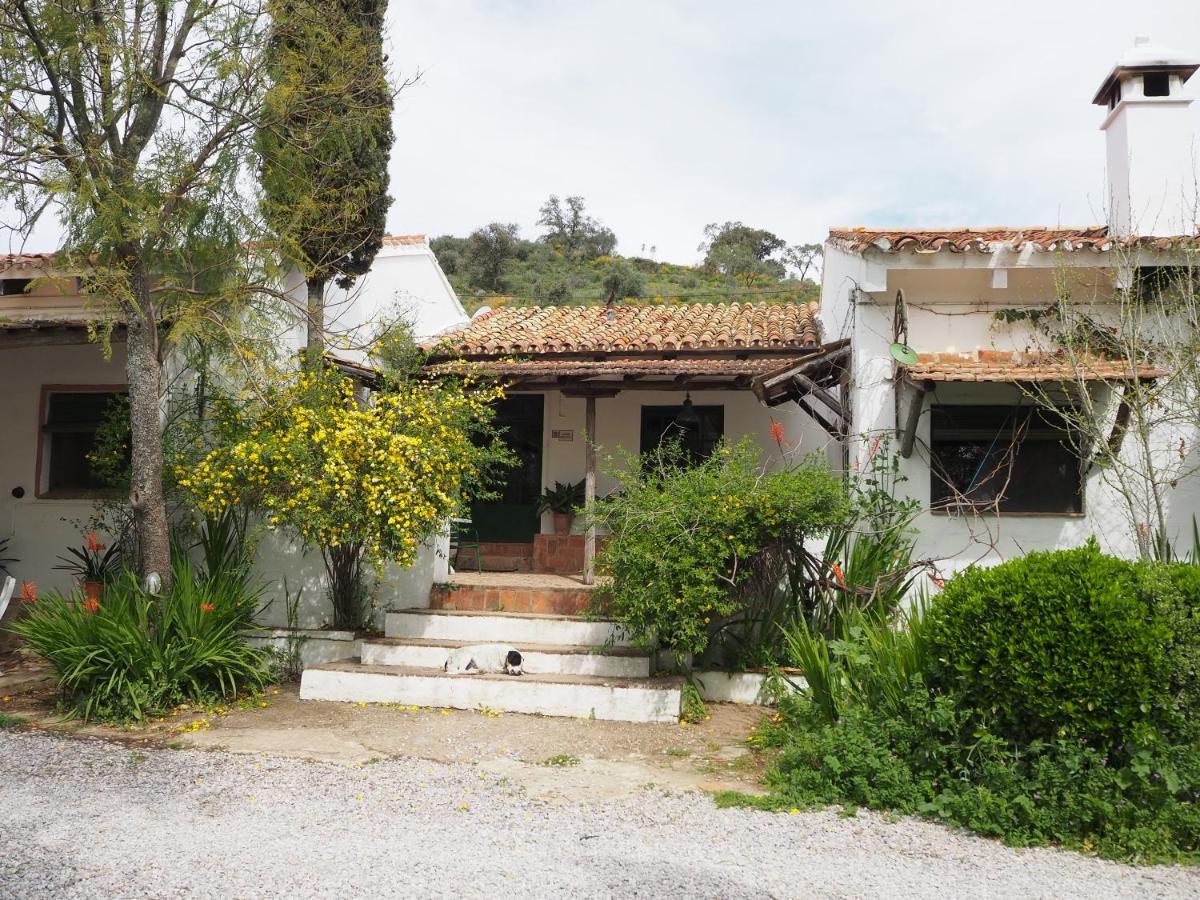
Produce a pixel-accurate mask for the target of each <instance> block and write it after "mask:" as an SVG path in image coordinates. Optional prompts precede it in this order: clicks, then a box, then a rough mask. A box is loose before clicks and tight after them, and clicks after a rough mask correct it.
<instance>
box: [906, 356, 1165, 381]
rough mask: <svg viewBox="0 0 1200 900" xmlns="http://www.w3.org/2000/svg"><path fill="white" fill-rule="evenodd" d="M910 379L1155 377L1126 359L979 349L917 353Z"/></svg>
mask: <svg viewBox="0 0 1200 900" xmlns="http://www.w3.org/2000/svg"><path fill="white" fill-rule="evenodd" d="M908 373H909V376H910V377H911V378H912V379H913V380H914V381H991V382H1012V381H1077V380H1079V379H1080V378H1083V379H1085V380H1088V381H1125V380H1128V379H1130V378H1139V379H1141V378H1159V377H1161V376H1163V375H1165V374H1166V372H1164V371H1163V370H1161V369H1158V368H1155V367H1154V366H1148V365H1138V366H1137V367H1136V368H1135V367H1132V366H1130V364H1129V362H1128V361H1126V360H1114V359H1105V358H1103V357H1091V358H1084V359H1077V360H1075V361H1074V363H1073V362H1072V361H1071V360H1069V359H1067V358H1066V357H1065V356H1063V355H1061V354H1057V355H1056V354H1050V353H1016V352H1008V351H1004V350H980V351H978V352H976V353H921V354H919V355H918V357H917V364H916V365H915V366H910V367H909V368H908Z"/></svg>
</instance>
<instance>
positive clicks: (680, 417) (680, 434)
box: [641, 405, 725, 462]
mask: <svg viewBox="0 0 1200 900" xmlns="http://www.w3.org/2000/svg"><path fill="white" fill-rule="evenodd" d="M684 409H685V407H683V406H643V407H642V451H641V452H642V453H648V452H650V451H651V450H656V449H658V448H659V447H661V446H662V445H663V444H665V443H667V442H669V441H673V440H678V441H679V442H680V444H681V445H682V446H683V451H684V453H685V454H687V456H688V458H689V459H690V460H692V461H693V462H695V461H697V460H701V459H707V458H708V457H709V456H710V455H711V454H712V452H713V448H714V447H716V445H717V442H718V441H720V440H721V438H722V437H723V436H724V434H725V407H723V406H694V405H693V406H690V410H691V412H693V413H694V416H692V415H687V414H685V413H684Z"/></svg>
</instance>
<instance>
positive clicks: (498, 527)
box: [471, 394, 545, 543]
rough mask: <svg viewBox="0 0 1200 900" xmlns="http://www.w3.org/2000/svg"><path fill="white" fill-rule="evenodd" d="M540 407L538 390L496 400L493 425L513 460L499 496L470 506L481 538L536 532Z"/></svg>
mask: <svg viewBox="0 0 1200 900" xmlns="http://www.w3.org/2000/svg"><path fill="white" fill-rule="evenodd" d="M544 410H545V398H544V397H543V395H542V394H512V395H511V396H508V397H505V398H504V399H503V400H501V401H500V402H499V404H498V408H497V413H496V425H497V426H498V427H500V428H502V429H503V430H504V431H503V434H504V442H505V443H506V444H507V445H508V446H509V448H510V449H511V450H512V451H513V452H514V453H515V454H516V456H517V464H516V465H515V466H513V467H512V468H511V469H509V470H508V471H507V472H506V473H505V476H504V478H505V482H504V485H503V487H502V489H501V491H500V497H499V499H497V500H493V501H489V502H487V503H476V504H474V505H473V506H472V507H471V518H472V519H473V520H474V522H475V528H476V530H477V531H478V532H479V540H481V541H503V542H507V543H532V542H533V536H534V535H535V534H537V532H538V514H537V501H538V497H539V496H540V495H541V493H542V427H543V423H544V414H545V412H544Z"/></svg>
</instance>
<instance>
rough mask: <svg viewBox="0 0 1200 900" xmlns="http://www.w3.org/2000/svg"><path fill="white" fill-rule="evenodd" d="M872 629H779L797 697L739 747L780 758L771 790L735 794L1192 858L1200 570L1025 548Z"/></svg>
mask: <svg viewBox="0 0 1200 900" xmlns="http://www.w3.org/2000/svg"><path fill="white" fill-rule="evenodd" d="M887 627H888V626H887V625H886V623H883V622H880V621H878V620H874V621H871V620H868V619H866V618H865V617H864V616H863V615H862V614H857V615H852V616H848V617H846V618H845V619H844V622H843V628H842V629H841V631H840V632H839V634H838V635H837V637H836V638H824V637H821V636H820V635H818V634H816V633H815V632H813V631H812V630H811V629H803V630H795V631H793V632H791V633H790V639H789V647H790V648H791V649H792V651H793V653H794V659H793V662H796V663H799V664H800V665H801V666H802V667H803V669H804V671H805V675H806V676H807V678H808V686H807V687H806V689H805V691H804V692H803V693H802V694H800V695H798V696H795V697H791V698H787V699H785V701H784V702H783V703H782V704H781V707H780V716H779V717H778V718H777V720H776V721H775V722H773V723H771V724H770V725H768V727H766V728H764V729H762V730H761V731H759V733H758V735H759V736H758V737H757V738H756V739H755V740H756V742H757V743H759V744H761V745H764V746H770V747H775V748H778V755H777V757H776V758H775V760H774V763H773V765H772V768H771V771H770V775H769V783H770V785H771V787H772V794H771V796H770V797H769V798H767V799H766V800H753V801H751V800H747V799H746V798H732V800H733V801H734V802H753V803H754V804H756V805H766V806H768V807H773V808H777V807H780V806H797V807H815V806H824V805H828V804H832V803H839V804H843V805H849V806H854V805H860V804H861V805H867V806H872V807H875V808H880V809H890V810H896V811H900V812H905V813H914V814H920V815H925V816H930V817H933V818H937V819H941V820H943V821H946V822H949V823H953V824H957V825H962V826H965V827H968V828H971V829H973V830H975V831H977V832H979V833H981V834H986V835H991V836H995V837H999V838H1002V839H1004V840H1005V841H1007V842H1009V843H1012V844H1016V845H1022V846H1023V845H1029V844H1044V843H1052V844H1059V845H1063V846H1067V847H1073V848H1077V849H1080V850H1084V851H1094V852H1097V853H1099V854H1101V855H1103V856H1107V857H1111V858H1115V859H1123V860H1128V861H1137V862H1147V861H1182V862H1191V863H1196V862H1200V741H1198V740H1197V737H1198V735H1200V706H1198V705H1197V698H1198V697H1200V689H1198V688H1200V671H1198V670H1200V567H1197V566H1189V565H1165V564H1161V563H1146V562H1128V561H1123V560H1117V559H1114V558H1112V557H1107V556H1104V555H1103V554H1101V553H1100V552H1099V550H1098V549H1097V548H1096V547H1095V545H1094V544H1089V545H1088V546H1086V547H1083V548H1080V549H1078V550H1068V551H1059V552H1054V553H1037V554H1031V555H1030V556H1028V557H1025V558H1023V559H1020V560H1014V561H1012V562H1010V563H1006V564H1004V565H1001V566H997V567H996V568H994V569H987V570H982V569H978V570H977V569H972V570H969V571H967V572H964V573H962V574H960V575H958V576H956V577H955V578H953V579H951V581H950V582H949V583H948V584H947V585H946V589H945V590H944V591H943V592H942V593H941V594H940V595H938V596H937V597H936V598H934V599H933V600H932V601H931V602H930V604H929V606H928V607H927V608H926V609H924V610H923V608H922V607H921V606H920V605H918V606H917V607H916V608H915V609H914V610H913V611H912V612H911V614H910V615H909V616H907V617H906V619H905V620H903V621H902V622H901V623H899V627H898V630H897V631H896V632H895V633H894V634H891V635H889V634H888V633H887V632H886V629H887ZM727 799H729V798H727Z"/></svg>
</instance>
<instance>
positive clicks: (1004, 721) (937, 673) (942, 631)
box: [928, 541, 1174, 746]
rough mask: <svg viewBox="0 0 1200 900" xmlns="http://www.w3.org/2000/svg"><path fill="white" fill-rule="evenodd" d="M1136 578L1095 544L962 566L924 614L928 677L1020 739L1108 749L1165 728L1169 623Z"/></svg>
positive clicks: (1130, 569) (1002, 731)
mask: <svg viewBox="0 0 1200 900" xmlns="http://www.w3.org/2000/svg"><path fill="white" fill-rule="evenodd" d="M1144 582H1145V578H1144V576H1143V574H1142V573H1141V572H1140V571H1139V569H1138V566H1137V565H1136V564H1133V563H1129V562H1126V561H1123V560H1118V559H1115V558H1113V557H1110V556H1105V555H1104V554H1102V553H1101V552H1100V550H1099V548H1098V547H1097V545H1096V543H1095V542H1094V541H1092V542H1089V543H1088V544H1087V546H1084V547H1081V548H1079V549H1076V550H1062V551H1056V552H1048V553H1030V554H1029V555H1028V556H1024V557H1021V558H1020V559H1014V560H1011V561H1010V562H1006V563H1003V564H1001V565H998V566H995V567H994V568H990V569H977V568H972V569H968V570H967V571H966V572H963V573H961V574H960V575H957V576H956V577H954V578H953V579H951V580H950V581H949V582H948V583H947V584H946V587H945V590H943V591H942V593H941V594H940V595H939V596H938V598H937V602H936V603H935V604H934V605H933V607H932V609H931V610H930V616H929V622H928V630H929V641H930V645H931V651H932V656H933V658H934V659H935V660H936V663H935V664H934V665H933V666H932V668H931V671H930V673H929V681H930V684H931V686H933V687H935V688H938V689H941V690H943V691H945V692H947V693H952V694H959V695H961V696H962V698H963V702H964V703H965V704H966V705H967V706H969V707H970V708H971V709H972V710H973V711H975V712H976V713H977V714H978V715H979V717H980V718H981V719H982V720H983V721H985V722H987V723H989V725H990V726H991V727H993V728H994V729H995V730H996V731H997V732H998V733H1000V734H1002V735H1004V736H1005V737H1008V738H1010V739H1012V740H1016V741H1019V742H1022V743H1028V742H1030V741H1033V740H1036V739H1042V740H1054V739H1057V738H1059V737H1067V738H1072V737H1081V738H1085V739H1089V740H1093V741H1096V742H1101V743H1103V744H1105V745H1108V746H1115V745H1118V744H1120V743H1121V742H1123V741H1125V740H1128V739H1132V738H1134V737H1136V736H1137V735H1138V733H1139V730H1140V729H1141V730H1144V729H1145V728H1146V727H1147V726H1149V727H1151V728H1155V729H1156V728H1159V727H1163V726H1164V725H1165V724H1166V722H1167V720H1168V718H1169V717H1170V713H1171V710H1172V707H1173V705H1174V701H1173V698H1172V694H1171V688H1170V677H1169V674H1170V668H1171V666H1170V660H1169V655H1168V652H1167V644H1168V640H1169V638H1170V630H1169V628H1168V626H1167V624H1166V623H1165V622H1164V621H1163V620H1162V618H1161V617H1160V616H1158V615H1157V614H1156V611H1155V608H1156V603H1155V600H1154V598H1153V597H1152V596H1150V595H1149V594H1148V593H1147V592H1146V591H1145V590H1144V589H1143V588H1144Z"/></svg>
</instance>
